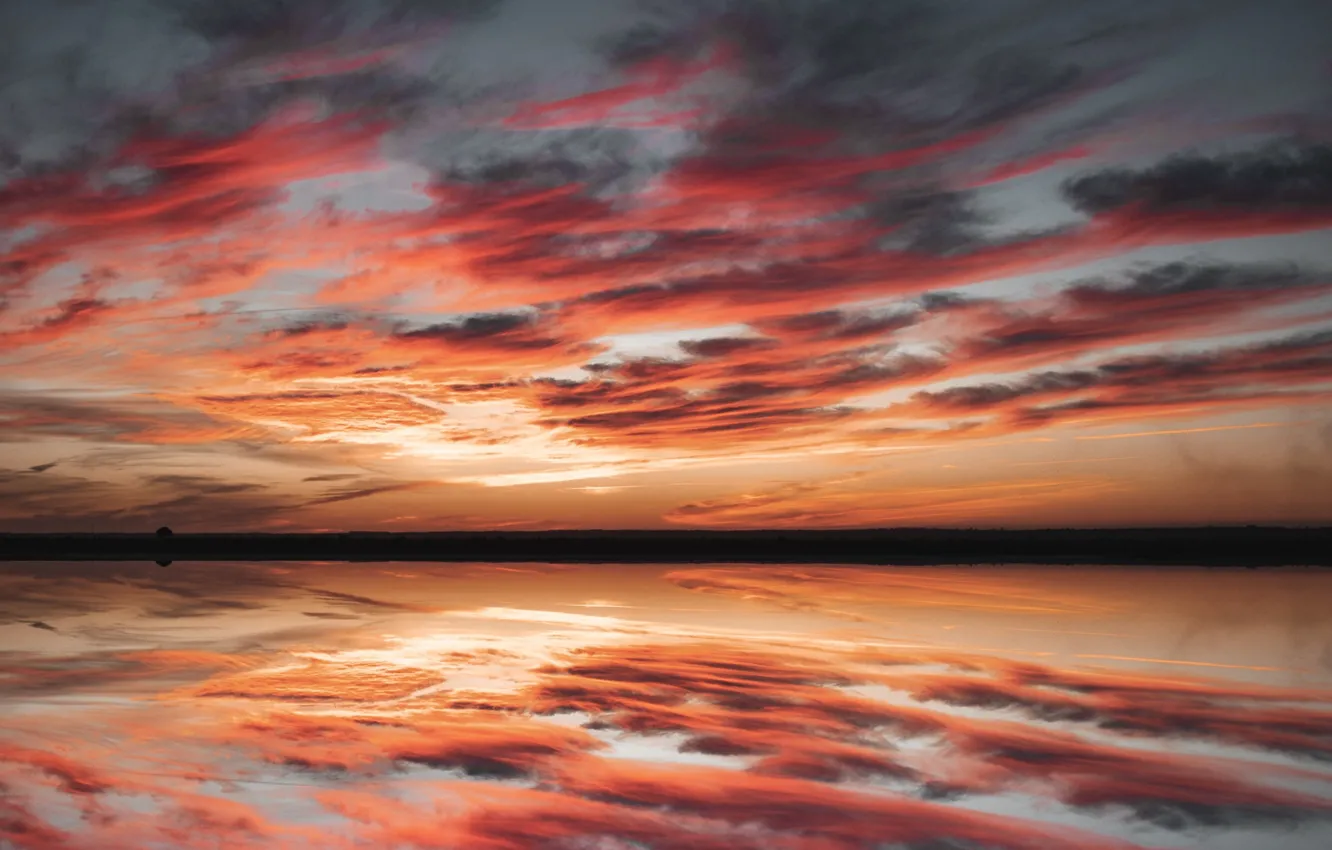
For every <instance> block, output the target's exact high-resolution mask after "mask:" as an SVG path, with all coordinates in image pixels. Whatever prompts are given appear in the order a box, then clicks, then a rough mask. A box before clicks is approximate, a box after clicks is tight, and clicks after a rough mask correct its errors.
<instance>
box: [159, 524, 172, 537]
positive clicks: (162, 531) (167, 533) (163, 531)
mask: <svg viewBox="0 0 1332 850" xmlns="http://www.w3.org/2000/svg"><path fill="white" fill-rule="evenodd" d="M171 533H172V532H171V529H169V528H167V527H166V526H165V525H164V526H162V527H161V528H159V529H157V536H158V537H170V536H171Z"/></svg>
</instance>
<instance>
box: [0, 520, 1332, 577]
mask: <svg viewBox="0 0 1332 850" xmlns="http://www.w3.org/2000/svg"><path fill="white" fill-rule="evenodd" d="M19 560H22V561H84V560H97V561H143V560H149V561H177V560H188V561H231V560H247V561H443V562H449V561H491V562H508V563H515V562H547V563H717V562H730V563H788V564H799V563H845V564H1015V563H1026V564H1125V565H1130V564H1132V565H1141V564H1160V565H1189V566H1218V567H1221V566H1230V567H1264V566H1267V567H1275V566H1332V527H1314V528H1270V527H1248V526H1246V527H1209V528H1128V529H1048V530H1022V531H1016V530H949V529H876V530H841V531H532V532H420V533H412V532H408V533H389V532H356V531H353V532H346V533H334V534H235V533H233V534H176V535H172V536H168V537H159V536H157V535H153V534H10V533H0V561H19Z"/></svg>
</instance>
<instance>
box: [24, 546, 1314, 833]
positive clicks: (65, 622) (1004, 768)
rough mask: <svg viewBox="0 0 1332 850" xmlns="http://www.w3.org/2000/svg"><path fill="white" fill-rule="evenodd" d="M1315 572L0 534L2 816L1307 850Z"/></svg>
mask: <svg viewBox="0 0 1332 850" xmlns="http://www.w3.org/2000/svg"><path fill="white" fill-rule="evenodd" d="M1329 599H1332V572H1329V571H1315V570H1262V571H1248V570H1218V569H1173V568H1172V569H1152V568H1143V567H1128V568H1123V567H1103V568H1088V567H1032V568H1023V567H1003V568H948V567H907V568H876V567H864V566H848V567H839V566H832V565H826V566H825V565H811V566H751V565H735V564H718V565H686V566H680V565H675V566H644V565H629V566H624V565H587V566H553V565H540V564H531V565H487V564H391V563H384V564H341V563H338V564H309V563H303V564H296V563H283V564H275V563H227V564H211V563H209V564H199V563H186V562H177V563H175V564H172V565H171V566H169V567H167V568H160V567H157V566H156V565H153V564H142V565H140V564H125V563H83V564H73V563H40V564H38V563H31V564H24V563H16V564H7V565H3V566H0V623H3V625H0V646H2V647H3V648H4V652H3V655H2V656H0V701H2V703H0V789H3V791H2V792H0V847H9V846H13V847H19V848H54V847H70V848H83V847H88V848H119V847H135V848H139V847H147V848H158V847H161V848H168V847H188V848H195V847H197V848H204V847H210V848H211V847H228V848H245V847H255V848H259V847H265V848H268V847H321V848H322V847H338V848H350V847H356V846H373V847H395V848H396V847H402V848H418V847H419V848H427V847H429V848H442V847H458V848H468V850H470V848H527V847H551V848H597V849H598V850H600V849H601V848H606V850H621V848H639V847H653V848H685V847H688V848H704V850H707V848H723V847H724V848H728V849H729V848H792V849H793V850H842V848H862V847H863V848H912V849H913V850H916V849H917V848H920V850H923V848H927V847H928V848H934V850H938V848H955V847H958V848H961V847H1002V848H1058V847H1068V848H1097V847H1106V848H1109V847H1121V848H1122V847H1207V848H1222V849H1223V850H1226V848H1234V850H1251V848H1257V847H1264V848H1269V847H1270V848H1293V850H1302V848H1309V850H1313V848H1324V847H1327V846H1332V823H1330V822H1329V820H1328V815H1329V813H1332V617H1329V616H1328V615H1327V600H1329ZM968 842H970V843H968Z"/></svg>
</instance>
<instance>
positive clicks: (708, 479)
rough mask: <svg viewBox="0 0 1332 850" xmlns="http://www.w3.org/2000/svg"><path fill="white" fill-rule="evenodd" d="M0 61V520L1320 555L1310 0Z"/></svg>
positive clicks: (480, 34)
mask: <svg viewBox="0 0 1332 850" xmlns="http://www.w3.org/2000/svg"><path fill="white" fill-rule="evenodd" d="M0 57H3V58H2V59H0V530H9V531H19V530H22V531H60V530H71V531H139V530H149V529H151V528H154V527H156V526H158V525H162V524H169V525H171V526H173V527H174V528H176V529H177V530H178V531H206V530H214V529H216V530H235V529H256V530H265V531H282V530H292V531H297V530H319V529H338V530H341V529H348V528H353V529H377V530H394V529H403V530H406V529H440V530H445V529H462V528H514V529H527V528H550V527H605V528H622V527H643V528H650V527H670V528H688V527H701V528H739V527H842V526H847V527H849V526H878V525H899V524H906V525H943V526H953V525H961V526H1046V525H1086V526H1102V525H1121V524H1179V523H1199V524H1203V523H1247V522H1255V523H1273V522H1280V523H1324V522H1329V521H1332V403H1330V402H1332V4H1328V3H1325V2H1319V0H1269V2H1263V3H1258V2H1242V1H1241V0H1196V2H1195V0H1177V1H1176V2H1170V3H1144V2H1135V0H1117V1H1116V0H1106V2H1098V3H1083V2H1073V3H1070V2H1050V0H987V1H986V2H984V3H975V2H962V0H934V2H919V3H917V2H909V1H908V0H822V2H816V0H675V1H674V2H668V0H663V2H657V3H654V2H643V3H639V2H634V0H493V2H492V0H330V2H306V1H305V0H265V2H258V0H256V2H251V3H221V2H213V0H118V2H115V3H105V2H104V3H58V2H47V3H38V2H18V1H17V0H15V2H0ZM342 805H344V806H345V807H354V801H345V802H344V803H343V804H342Z"/></svg>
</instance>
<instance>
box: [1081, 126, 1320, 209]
mask: <svg viewBox="0 0 1332 850" xmlns="http://www.w3.org/2000/svg"><path fill="white" fill-rule="evenodd" d="M1064 193H1065V195H1066V196H1067V197H1068V198H1069V199H1070V200H1071V201H1072V202H1073V203H1074V204H1076V205H1077V206H1078V208H1079V209H1082V210H1084V211H1086V212H1089V213H1092V214H1097V213H1105V212H1110V211H1114V210H1119V209H1122V208H1125V207H1136V208H1138V209H1140V210H1141V211H1142V213H1143V214H1145V215H1148V216H1151V215H1167V214H1172V213H1174V214H1188V213H1208V212H1226V211H1233V212H1234V213H1235V214H1236V215H1262V214H1272V213H1306V214H1308V215H1309V216H1310V217H1311V219H1312V220H1317V216H1318V215H1319V214H1320V213H1321V214H1322V215H1323V216H1324V219H1322V220H1323V221H1324V222H1326V218H1325V216H1326V214H1327V212H1328V210H1329V208H1332V147H1329V146H1327V145H1299V144H1278V145H1272V146H1270V147H1264V148H1259V149H1256V150H1249V151H1243V152H1241V153H1236V154H1230V155H1220V156H1203V155H1199V154H1180V155H1177V156H1174V157H1171V158H1169V159H1166V160H1165V161H1163V162H1161V163H1159V164H1158V165H1154V166H1152V167H1150V168H1146V169H1142V170H1138V171H1134V170H1128V169H1124V170H1112V171H1104V172H1099V173H1095V174H1088V175H1083V176H1079V177H1076V178H1074V179H1072V180H1070V181H1069V182H1068V183H1066V184H1065V186H1064Z"/></svg>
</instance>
